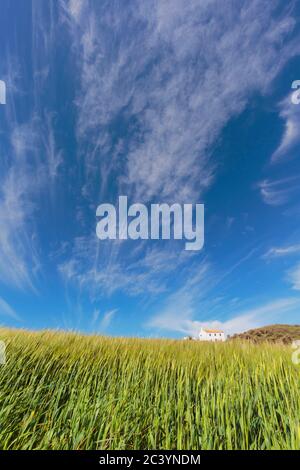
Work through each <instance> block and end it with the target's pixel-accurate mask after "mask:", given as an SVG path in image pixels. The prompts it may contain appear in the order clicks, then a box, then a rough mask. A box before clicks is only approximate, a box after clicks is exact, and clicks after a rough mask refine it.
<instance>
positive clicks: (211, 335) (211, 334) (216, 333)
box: [199, 328, 226, 341]
mask: <svg viewBox="0 0 300 470" xmlns="http://www.w3.org/2000/svg"><path fill="white" fill-rule="evenodd" d="M199 340H200V341H226V337H225V333H224V331H222V330H211V329H207V328H201V330H200V333H199Z"/></svg>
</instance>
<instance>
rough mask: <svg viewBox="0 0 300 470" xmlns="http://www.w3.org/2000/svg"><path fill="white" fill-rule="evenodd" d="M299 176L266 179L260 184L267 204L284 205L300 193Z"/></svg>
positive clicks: (261, 192)
mask: <svg viewBox="0 0 300 470" xmlns="http://www.w3.org/2000/svg"><path fill="white" fill-rule="evenodd" d="M299 179H300V177H299V176H297V175H296V176H291V177H287V178H280V179H277V180H270V179H265V180H264V181H261V182H260V183H259V184H258V188H259V191H260V194H261V197H262V199H263V201H264V203H265V204H268V205H270V206H282V205H284V204H287V203H288V202H289V201H290V200H291V199H292V198H293V197H295V196H297V195H298V194H299V191H300V190H299Z"/></svg>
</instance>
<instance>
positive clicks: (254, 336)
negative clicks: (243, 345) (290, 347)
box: [231, 325, 300, 344]
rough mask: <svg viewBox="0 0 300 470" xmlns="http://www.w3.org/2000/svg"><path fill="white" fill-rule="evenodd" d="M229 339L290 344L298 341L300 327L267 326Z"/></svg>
mask: <svg viewBox="0 0 300 470" xmlns="http://www.w3.org/2000/svg"><path fill="white" fill-rule="evenodd" d="M231 339H234V340H235V339H239V340H248V341H252V342H253V343H262V342H266V341H267V342H271V343H284V344H291V343H292V342H293V341H294V340H297V339H299V340H300V325H268V326H264V327H262V328H255V329H253V330H248V331H245V332H244V333H240V334H237V335H234V336H232V337H231Z"/></svg>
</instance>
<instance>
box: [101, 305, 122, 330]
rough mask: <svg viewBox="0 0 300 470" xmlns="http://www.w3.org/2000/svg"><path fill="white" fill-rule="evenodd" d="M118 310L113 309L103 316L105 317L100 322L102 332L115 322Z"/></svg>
mask: <svg viewBox="0 0 300 470" xmlns="http://www.w3.org/2000/svg"><path fill="white" fill-rule="evenodd" d="M117 311H118V309H116V308H115V309H112V310H108V311H107V312H105V313H104V314H103V317H102V319H101V322H100V330H106V329H107V328H108V327H109V326H110V324H111V322H112V321H113V319H114V317H115V315H116V313H117Z"/></svg>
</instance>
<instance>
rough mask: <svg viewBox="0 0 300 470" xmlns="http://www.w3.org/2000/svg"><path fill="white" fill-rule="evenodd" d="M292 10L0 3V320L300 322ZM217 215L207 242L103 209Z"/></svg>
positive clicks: (117, 329)
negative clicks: (150, 236) (110, 229)
mask: <svg viewBox="0 0 300 470" xmlns="http://www.w3.org/2000/svg"><path fill="white" fill-rule="evenodd" d="M299 15H300V8H299V5H297V2H295V1H286V0H285V1H272V2H270V1H262V0H260V1H257V0H253V1H251V2H248V1H242V0H239V1H235V0H232V1H231V2H222V1H220V0H219V1H215V0H203V1H201V2H200V1H194V0H191V1H189V2H186V1H183V0H172V1H171V0H169V1H166V0H160V1H154V0H149V1H147V2H142V1H140V0H139V1H133V0H131V1H128V2H122V1H104V0H103V1H101V2H100V1H96V0H94V1H89V0H69V1H67V0H57V1H47V2H41V1H38V0H33V1H32V2H31V1H29V0H26V1H21V0H2V2H1V17H0V44H1V59H0V79H1V80H4V81H5V82H6V87H7V95H6V105H1V106H0V152H1V171H0V179H1V184H0V224H1V225H0V323H1V324H2V325H6V326H14V327H23V328H34V329H39V328H64V329H76V330H81V331H85V332H97V333H101V334H110V335H125V336H149V337H154V336H155V337H156V336H170V337H182V336H183V335H186V334H195V333H196V332H197V330H198V329H199V328H200V327H201V326H207V325H210V326H220V327H222V328H224V329H225V331H226V332H227V333H229V334H230V333H233V332H236V331H243V330H246V329H248V328H251V327H256V326H260V325H264V324H269V323H279V322H281V323H283V322H284V323H299V317H300V315H299V312H300V229H299V222H300V199H299V197H300V162H299V151H300V130H299V119H300V104H299V105H295V104H293V103H292V101H291V93H292V90H291V84H292V82H293V81H294V80H300V23H299V18H300V16H299ZM119 195H127V196H128V199H129V201H130V203H135V202H142V203H144V204H150V203H152V202H157V203H162V202H167V203H169V204H172V203H187V202H188V203H194V204H195V203H204V204H205V245H204V248H203V249H202V250H201V251H200V252H187V251H185V250H184V248H183V243H182V242H181V241H178V240H176V241H174V240H173V241H172V240H164V241H160V240H158V241H154V240H149V241H145V240H144V241H132V240H128V241H118V240H116V241H114V240H107V241H99V240H98V239H97V237H96V223H97V221H96V208H97V206H98V205H99V204H101V203H105V202H109V203H115V202H116V201H117V199H118V196H119Z"/></svg>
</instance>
